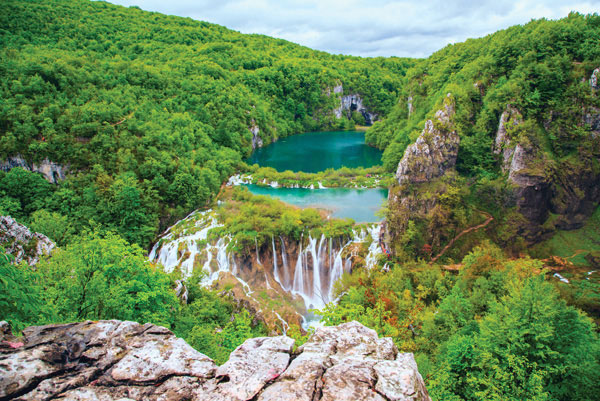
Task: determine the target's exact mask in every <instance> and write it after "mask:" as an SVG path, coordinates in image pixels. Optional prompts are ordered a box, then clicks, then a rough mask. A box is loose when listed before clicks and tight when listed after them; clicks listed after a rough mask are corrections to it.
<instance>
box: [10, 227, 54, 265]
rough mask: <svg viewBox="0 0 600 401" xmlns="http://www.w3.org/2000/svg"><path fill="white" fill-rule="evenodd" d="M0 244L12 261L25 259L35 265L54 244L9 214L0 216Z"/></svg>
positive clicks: (18, 261) (47, 253)
mask: <svg viewBox="0 0 600 401" xmlns="http://www.w3.org/2000/svg"><path fill="white" fill-rule="evenodd" d="M0 246H2V247H3V248H4V249H5V251H6V252H7V253H8V254H10V255H12V256H13V258H14V259H13V260H14V263H20V262H21V261H23V260H24V261H25V262H26V263H28V264H29V265H35V264H36V263H37V262H39V260H40V257H41V256H43V255H49V254H50V252H51V251H52V249H54V247H55V244H54V242H52V240H50V238H48V237H46V236H45V235H43V234H40V233H32V232H31V231H30V230H29V229H28V228H27V227H25V226H24V225H22V224H19V223H17V221H16V220H15V219H13V218H12V217H10V216H0Z"/></svg>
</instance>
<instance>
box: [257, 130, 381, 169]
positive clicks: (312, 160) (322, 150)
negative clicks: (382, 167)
mask: <svg viewBox="0 0 600 401" xmlns="http://www.w3.org/2000/svg"><path fill="white" fill-rule="evenodd" d="M247 162H248V163H250V164H255V163H256V164H258V165H259V166H263V167H273V168H275V169H276V170H278V171H285V170H292V171H304V172H307V173H317V172H320V171H324V170H327V169H328V168H333V169H339V168H341V167H344V166H345V167H372V166H375V165H378V164H381V151H380V150H379V149H376V148H373V147H371V146H368V145H367V144H366V143H365V134H364V132H358V131H334V132H309V133H306V134H299V135H292V136H290V137H287V138H283V139H280V140H279V141H277V142H274V143H272V144H270V145H268V146H265V147H263V148H259V149H257V150H256V151H255V152H254V153H252V155H251V156H250V158H249V159H248V160H247Z"/></svg>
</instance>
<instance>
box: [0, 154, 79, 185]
mask: <svg viewBox="0 0 600 401" xmlns="http://www.w3.org/2000/svg"><path fill="white" fill-rule="evenodd" d="M15 167H21V168H23V169H25V170H28V171H33V172H36V173H40V174H42V175H43V176H44V178H45V179H46V181H48V182H51V183H53V184H58V182H60V181H62V180H64V179H65V175H66V173H67V170H68V169H67V168H66V167H65V166H63V165H60V164H58V163H55V162H53V161H50V160H48V159H47V158H46V159H44V160H42V161H41V163H40V164H35V163H33V164H29V163H27V161H26V160H25V159H23V158H22V157H21V156H15V157H9V158H8V160H5V161H2V162H0V170H2V171H9V170H11V169H13V168H15Z"/></svg>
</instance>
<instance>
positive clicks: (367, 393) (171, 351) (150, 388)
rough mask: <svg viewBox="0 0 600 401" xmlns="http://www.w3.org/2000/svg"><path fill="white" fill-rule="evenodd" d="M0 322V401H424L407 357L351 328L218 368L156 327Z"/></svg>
mask: <svg viewBox="0 0 600 401" xmlns="http://www.w3.org/2000/svg"><path fill="white" fill-rule="evenodd" d="M7 326H8V325H7V324H6V322H0V399H16V400H50V399H57V398H60V399H69V400H103V401H104V400H106V401H109V400H171V401H179V400H206V401H209V400H212V401H221V400H223V401H225V400H227V401H246V400H257V401H275V400H277V401H313V400H323V401H333V400H337V401H345V400H348V401H350V400H352V401H354V400H372V401H386V400H394V401H403V400H411V401H430V400H431V399H430V398H429V395H428V394H427V389H426V388H425V385H424V383H423V379H422V377H421V375H420V374H419V372H418V369H417V365H416V363H415V360H414V357H413V355H412V354H402V353H399V352H398V350H397V348H396V347H395V345H394V344H393V342H392V340H391V339H390V338H378V337H377V334H376V333H375V331H373V330H371V329H368V328H366V327H364V326H362V325H361V324H360V323H357V322H351V323H345V324H341V325H339V326H334V327H323V328H319V329H317V331H316V332H315V334H313V336H312V337H311V338H310V339H309V340H308V342H306V343H305V344H304V345H302V346H301V347H299V348H298V349H297V350H296V351H293V345H294V340H293V339H291V338H289V337H286V336H279V337H262V338H253V339H250V340H247V341H246V342H245V343H244V344H242V345H241V346H240V347H238V348H237V349H236V350H235V351H234V352H233V353H232V354H231V356H230V358H229V361H227V362H226V363H225V364H224V365H222V366H217V365H216V364H215V363H214V362H213V361H212V360H211V359H210V358H208V357H207V356H205V355H203V354H201V353H199V352H197V351H195V350H194V349H192V347H190V346H189V345H188V344H187V343H186V342H185V341H183V340H182V339H179V338H177V337H175V335H173V333H172V332H170V331H169V330H167V329H166V328H164V327H159V326H154V325H152V324H145V325H141V324H138V323H134V322H122V321H116V320H108V321H106V320H105V321H97V322H91V321H87V322H82V323H72V324H64V325H49V326H40V327H29V328H27V329H25V330H24V331H23V335H24V338H22V339H16V338H14V337H12V336H11V335H10V332H9V329H8V327H7Z"/></svg>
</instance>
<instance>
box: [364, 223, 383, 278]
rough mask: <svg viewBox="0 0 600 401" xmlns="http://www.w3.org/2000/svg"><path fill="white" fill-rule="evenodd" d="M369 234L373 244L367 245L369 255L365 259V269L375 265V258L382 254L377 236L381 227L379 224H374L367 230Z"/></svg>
mask: <svg viewBox="0 0 600 401" xmlns="http://www.w3.org/2000/svg"><path fill="white" fill-rule="evenodd" d="M368 231H369V234H370V235H371V238H372V240H373V242H371V245H369V253H368V254H367V257H366V258H365V264H366V267H367V269H372V268H373V267H375V265H376V264H377V258H378V256H379V255H380V254H381V253H382V251H381V245H380V244H379V236H380V234H381V226H379V224H375V225H374V226H372V227H370V228H368Z"/></svg>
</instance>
